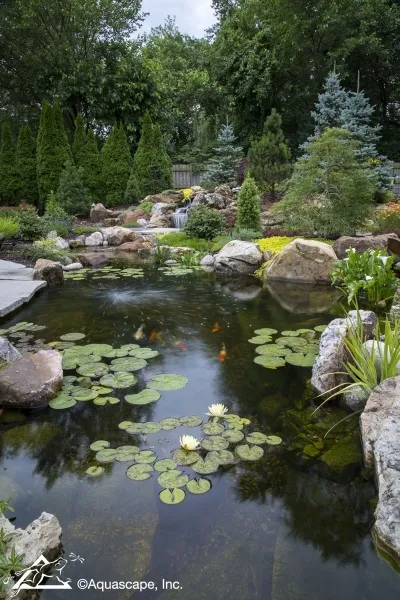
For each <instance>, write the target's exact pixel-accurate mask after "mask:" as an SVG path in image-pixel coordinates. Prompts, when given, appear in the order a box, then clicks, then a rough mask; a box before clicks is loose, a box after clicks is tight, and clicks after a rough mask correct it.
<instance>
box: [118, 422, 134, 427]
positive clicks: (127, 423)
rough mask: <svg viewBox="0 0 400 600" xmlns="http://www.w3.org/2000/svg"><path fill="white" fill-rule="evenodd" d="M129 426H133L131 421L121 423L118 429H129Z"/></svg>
mask: <svg viewBox="0 0 400 600" xmlns="http://www.w3.org/2000/svg"><path fill="white" fill-rule="evenodd" d="M131 425H133V422H132V421H121V423H120V424H119V425H118V427H119V429H127V427H130V426H131Z"/></svg>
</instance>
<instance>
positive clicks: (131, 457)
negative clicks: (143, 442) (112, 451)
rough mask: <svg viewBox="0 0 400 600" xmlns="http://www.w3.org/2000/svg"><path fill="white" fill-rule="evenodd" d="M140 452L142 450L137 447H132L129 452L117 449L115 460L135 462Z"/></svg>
mask: <svg viewBox="0 0 400 600" xmlns="http://www.w3.org/2000/svg"><path fill="white" fill-rule="evenodd" d="M121 448H124V446H122V447H121ZM127 448H128V447H127ZM139 452H140V449H139V448H136V446H132V447H131V448H128V449H127V450H121V449H120V448H117V454H116V456H115V460H116V461H118V462H133V461H135V460H136V456H137V454H139Z"/></svg>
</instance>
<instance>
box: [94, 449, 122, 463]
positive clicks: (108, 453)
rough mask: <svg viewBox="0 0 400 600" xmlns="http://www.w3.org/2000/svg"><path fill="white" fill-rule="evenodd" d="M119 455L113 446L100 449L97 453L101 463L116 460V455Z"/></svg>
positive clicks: (97, 458)
mask: <svg viewBox="0 0 400 600" xmlns="http://www.w3.org/2000/svg"><path fill="white" fill-rule="evenodd" d="M116 456H117V451H116V450H114V449H112V448H105V449H104V450H100V451H99V452H98V453H97V454H96V460H97V461H98V462H101V463H110V462H114V460H115V457H116Z"/></svg>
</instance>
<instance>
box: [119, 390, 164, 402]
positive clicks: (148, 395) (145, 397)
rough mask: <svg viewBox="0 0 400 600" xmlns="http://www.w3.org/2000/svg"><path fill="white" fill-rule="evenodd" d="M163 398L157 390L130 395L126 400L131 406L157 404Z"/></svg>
mask: <svg viewBox="0 0 400 600" xmlns="http://www.w3.org/2000/svg"><path fill="white" fill-rule="evenodd" d="M160 398H161V396H160V394H159V393H158V392H157V391H156V390H148V389H145V390H142V391H141V392H139V393H138V394H130V395H128V396H125V400H126V401H127V402H128V403H129V404H139V405H143V404H150V403H151V402H156V401H157V400H159V399H160Z"/></svg>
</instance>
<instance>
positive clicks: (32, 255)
mask: <svg viewBox="0 0 400 600" xmlns="http://www.w3.org/2000/svg"><path fill="white" fill-rule="evenodd" d="M22 255H23V256H24V257H25V258H28V259H29V260H31V261H33V262H34V261H36V260H38V259H39V258H47V259H48V260H53V261H55V262H60V263H61V264H63V265H65V264H67V263H68V260H69V258H70V254H69V252H68V251H67V250H61V249H60V248H52V247H48V246H41V245H39V246H35V245H32V246H28V247H26V248H23V249H22Z"/></svg>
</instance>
